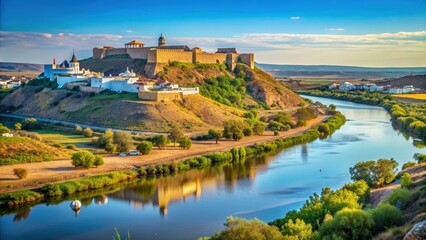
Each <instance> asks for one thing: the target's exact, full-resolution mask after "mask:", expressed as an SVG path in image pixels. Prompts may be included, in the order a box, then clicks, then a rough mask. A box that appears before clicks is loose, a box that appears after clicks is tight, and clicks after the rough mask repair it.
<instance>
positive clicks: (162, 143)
mask: <svg viewBox="0 0 426 240" xmlns="http://www.w3.org/2000/svg"><path fill="white" fill-rule="evenodd" d="M153 141H154V146H156V147H158V149H163V148H165V147H166V146H167V137H166V136H164V135H158V136H155V137H154V139H153Z"/></svg>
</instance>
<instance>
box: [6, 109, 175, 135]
mask: <svg viewBox="0 0 426 240" xmlns="http://www.w3.org/2000/svg"><path fill="white" fill-rule="evenodd" d="M0 116H1V117H11V118H19V119H25V118H35V119H37V121H40V122H45V123H54V124H61V125H64V126H70V127H76V126H77V125H78V126H80V127H82V128H91V129H92V130H95V131H99V132H103V131H105V130H107V129H112V130H113V131H123V132H129V133H133V134H144V135H148V136H155V135H165V134H167V133H164V132H150V131H136V130H126V129H118V128H110V127H100V126H91V125H87V124H82V123H76V122H68V121H63V120H56V119H49V118H40V117H33V116H23V115H16V114H7V113H1V114H0Z"/></svg>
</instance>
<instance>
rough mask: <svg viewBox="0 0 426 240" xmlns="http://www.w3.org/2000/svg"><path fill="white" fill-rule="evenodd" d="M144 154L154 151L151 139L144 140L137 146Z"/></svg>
mask: <svg viewBox="0 0 426 240" xmlns="http://www.w3.org/2000/svg"><path fill="white" fill-rule="evenodd" d="M136 149H137V150H138V151H139V152H141V153H142V154H143V155H145V154H149V153H150V152H151V151H152V143H151V142H149V141H142V142H141V143H140V144H139V145H138V146H137V148H136Z"/></svg>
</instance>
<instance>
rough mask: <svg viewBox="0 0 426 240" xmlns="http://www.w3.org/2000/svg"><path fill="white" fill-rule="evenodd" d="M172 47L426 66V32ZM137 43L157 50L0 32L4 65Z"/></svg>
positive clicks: (277, 37) (119, 41)
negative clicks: (236, 50) (136, 46)
mask: <svg viewBox="0 0 426 240" xmlns="http://www.w3.org/2000/svg"><path fill="white" fill-rule="evenodd" d="M165 37H166V40H167V43H168V44H170V45H188V46H189V47H195V46H197V47H201V48H202V49H204V50H205V51H215V50H216V48H218V47H236V48H237V49H238V51H239V52H254V53H255V54H256V55H255V59H256V61H259V62H274V63H291V64H349V65H366V64H369V65H371V66H373V65H374V66H385V65H387V66H392V65H393V66H426V31H418V32H397V33H377V34H360V35H349V34H291V33H251V34H243V35H236V36H233V37H227V38H193V37H191V38H189V37H188V38H186V37H177V38H175V37H168V36H165ZM133 39H138V40H140V41H142V42H144V43H145V45H146V46H155V45H156V42H157V37H156V36H136V35H132V36H126V35H119V34H72V33H58V34H50V33H34V32H1V31H0V42H1V44H0V51H1V52H2V54H0V61H16V62H38V63H48V62H50V61H51V59H52V58H53V57H56V58H57V59H61V58H62V57H64V58H68V57H69V56H68V55H70V52H72V49H75V50H76V54H77V56H78V57H79V58H85V57H90V56H91V53H92V49H93V47H100V46H104V45H108V46H113V47H122V46H123V44H124V43H126V42H129V41H131V40H133Z"/></svg>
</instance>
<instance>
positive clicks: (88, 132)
mask: <svg viewBox="0 0 426 240" xmlns="http://www.w3.org/2000/svg"><path fill="white" fill-rule="evenodd" d="M83 136H85V137H87V138H89V137H92V136H93V130H92V129H91V128H85V129H84V130H83Z"/></svg>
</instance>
